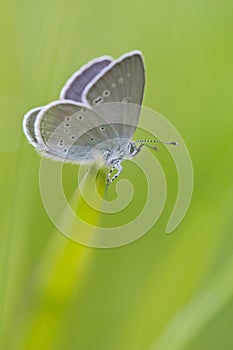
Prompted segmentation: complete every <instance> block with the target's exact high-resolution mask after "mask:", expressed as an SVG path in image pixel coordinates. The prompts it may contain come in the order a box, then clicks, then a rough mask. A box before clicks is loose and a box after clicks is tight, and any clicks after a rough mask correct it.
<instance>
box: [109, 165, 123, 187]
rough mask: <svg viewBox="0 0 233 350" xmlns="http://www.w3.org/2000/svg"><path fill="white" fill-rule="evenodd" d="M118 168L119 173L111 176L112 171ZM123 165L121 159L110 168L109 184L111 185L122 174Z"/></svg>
mask: <svg viewBox="0 0 233 350" xmlns="http://www.w3.org/2000/svg"><path fill="white" fill-rule="evenodd" d="M115 169H117V173H116V174H115V175H114V176H113V177H112V178H111V174H112V172H113V171H114V170H115ZM122 170H123V167H122V165H121V163H120V161H118V162H116V163H114V164H113V166H112V168H111V169H110V170H109V173H108V179H107V184H108V185H110V184H111V183H112V182H113V181H114V180H116V178H117V177H118V176H119V175H120V174H121V172H122Z"/></svg>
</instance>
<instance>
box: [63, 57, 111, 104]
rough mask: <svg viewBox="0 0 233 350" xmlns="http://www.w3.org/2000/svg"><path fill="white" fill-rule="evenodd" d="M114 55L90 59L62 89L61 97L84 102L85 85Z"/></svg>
mask: <svg viewBox="0 0 233 350" xmlns="http://www.w3.org/2000/svg"><path fill="white" fill-rule="evenodd" d="M112 60H113V59H112V57H110V56H103V57H99V58H96V59H95V60H92V61H90V62H89V63H87V64H86V65H85V66H83V67H82V68H81V69H80V70H78V71H77V72H76V73H74V74H73V75H72V77H71V78H70V79H69V80H68V81H67V83H66V84H65V86H64V88H63V89H62V91H61V94H60V99H62V100H63V99H65V100H72V101H75V102H83V101H82V94H83V91H84V89H85V87H86V86H87V85H88V84H89V83H90V81H92V80H93V79H94V78H95V76H96V75H98V74H99V73H100V72H101V71H102V70H103V69H104V68H106V67H107V66H108V65H109V64H110V63H111V62H112Z"/></svg>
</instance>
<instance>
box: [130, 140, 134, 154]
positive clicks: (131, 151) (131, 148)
mask: <svg viewBox="0 0 233 350" xmlns="http://www.w3.org/2000/svg"><path fill="white" fill-rule="evenodd" d="M134 152H135V146H134V144H133V143H130V144H129V154H133V153H134Z"/></svg>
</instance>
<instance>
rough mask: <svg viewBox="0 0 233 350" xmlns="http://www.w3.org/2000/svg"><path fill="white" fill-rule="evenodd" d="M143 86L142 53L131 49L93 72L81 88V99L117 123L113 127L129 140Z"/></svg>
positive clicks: (137, 118) (135, 124)
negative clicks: (89, 80) (93, 75)
mask: <svg viewBox="0 0 233 350" xmlns="http://www.w3.org/2000/svg"><path fill="white" fill-rule="evenodd" d="M144 85H145V72H144V64H143V59H142V55H141V53H140V52H138V51H134V52H132V53H129V54H126V55H124V56H122V57H121V58H120V59H118V60H116V61H114V62H113V63H112V64H111V65H109V66H108V67H107V68H105V69H104V70H103V71H102V72H101V73H100V74H99V75H97V76H96V78H95V79H94V80H93V81H92V82H91V83H90V84H89V85H88V86H87V87H86V89H85V90H84V97H83V100H85V99H86V101H87V103H88V104H90V105H91V106H93V108H95V109H96V110H97V111H98V112H99V113H101V114H102V115H103V116H104V118H105V119H106V121H108V122H109V123H110V124H112V123H114V122H115V123H116V122H118V123H119V124H118V125H117V126H116V128H115V130H116V132H117V133H118V135H119V136H120V137H123V138H124V137H125V138H129V139H131V137H132V135H133V133H134V131H135V129H136V126H137V124H138V120H139V115H140V106H141V103H142V99H143V92H144ZM127 104H128V105H127ZM130 104H131V106H130ZM133 105H135V106H133ZM129 125H131V126H129Z"/></svg>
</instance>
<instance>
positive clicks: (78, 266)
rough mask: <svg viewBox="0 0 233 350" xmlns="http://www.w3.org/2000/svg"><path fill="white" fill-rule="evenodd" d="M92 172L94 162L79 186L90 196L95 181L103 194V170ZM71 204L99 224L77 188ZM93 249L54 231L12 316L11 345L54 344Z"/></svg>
mask: <svg viewBox="0 0 233 350" xmlns="http://www.w3.org/2000/svg"><path fill="white" fill-rule="evenodd" d="M95 174H96V165H94V166H93V167H92V168H91V169H90V171H89V172H88V174H87V175H86V176H85V178H83V181H82V182H81V184H80V187H82V190H83V191H84V192H85V193H86V194H87V193H88V196H91V195H92V196H93V194H92V193H94V191H93V189H92V186H93V185H95V183H96V186H97V189H98V192H99V194H100V196H101V197H102V198H103V197H104V192H105V183H106V177H105V174H104V171H103V170H100V171H99V172H98V175H97V177H96V179H95ZM82 193H83V192H82ZM101 197H99V202H98V203H97V202H96V198H93V200H95V204H96V205H97V209H98V208H99V209H100V208H101V204H102V200H101ZM88 198H90V197H88ZM91 199H92V198H91ZM70 205H71V206H72V208H73V210H74V211H75V213H76V215H77V213H80V212H82V214H83V217H84V218H85V219H86V221H87V222H88V223H89V224H92V225H97V224H98V221H99V217H100V214H99V212H98V211H97V210H96V211H94V212H93V210H92V215H91V216H90V215H89V214H90V213H89V210H90V208H89V207H88V205H87V203H86V202H85V201H84V199H83V198H82V195H81V193H80V189H79V188H77V189H76V190H75V192H74V194H73V196H72V198H71V200H70ZM65 219H66V211H64V213H63V217H62V220H65ZM70 227H71V230H79V229H82V230H83V227H81V228H79V227H77V225H73V223H72V222H71V223H70ZM86 230H87V232H86V233H87V234H89V235H90V234H91V233H92V232H90V231H91V230H93V229H92V228H91V226H89V225H86ZM92 252H93V250H92V248H88V247H84V246H82V245H79V244H77V243H75V242H73V241H71V240H69V239H67V238H65V237H64V236H62V235H61V234H60V233H59V232H58V231H55V233H54V234H53V237H52V239H51V242H50V244H49V245H48V246H47V247H46V251H45V252H44V254H43V256H42V257H41V259H40V261H39V264H38V266H37V268H36V271H35V274H34V276H33V281H32V282H33V283H31V284H32V286H29V287H28V286H27V287H28V291H27V292H26V293H25V294H24V298H25V299H26V300H23V306H21V311H20V312H19V314H18V315H16V318H15V322H16V327H14V328H15V334H14V337H12V339H10V349H12V350H13V349H14V350H16V349H19V350H26V349H33V350H37V349H38V350H39V349H40V350H41V349H43V350H49V349H50V350H51V349H53V348H54V346H56V343H57V340H58V337H59V334H60V332H61V326H62V322H63V320H64V318H65V313H66V311H67V308H68V307H69V305H71V301H72V299H73V297H74V296H77V293H78V292H79V290H80V288H81V286H82V283H83V281H84V278H85V275H86V273H87V271H88V268H89V267H90V263H91V257H92Z"/></svg>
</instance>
